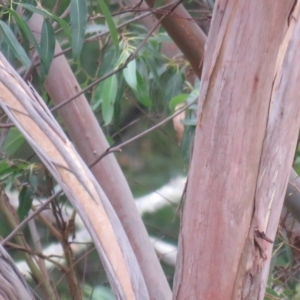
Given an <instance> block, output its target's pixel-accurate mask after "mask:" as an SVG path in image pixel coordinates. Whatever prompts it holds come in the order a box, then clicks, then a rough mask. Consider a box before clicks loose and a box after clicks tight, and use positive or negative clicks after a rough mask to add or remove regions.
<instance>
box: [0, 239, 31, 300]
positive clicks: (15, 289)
mask: <svg viewBox="0 0 300 300" xmlns="http://www.w3.org/2000/svg"><path fill="white" fill-rule="evenodd" d="M0 299H3V300H30V299H34V297H33V295H32V293H31V291H30V289H29V287H28V285H27V283H26V281H25V280H24V278H23V276H22V275H21V274H20V272H19V270H18V268H17V267H16V266H15V264H14V262H13V260H12V259H11V257H10V256H9V255H8V253H7V252H6V251H5V249H4V248H3V247H2V246H1V245H0Z"/></svg>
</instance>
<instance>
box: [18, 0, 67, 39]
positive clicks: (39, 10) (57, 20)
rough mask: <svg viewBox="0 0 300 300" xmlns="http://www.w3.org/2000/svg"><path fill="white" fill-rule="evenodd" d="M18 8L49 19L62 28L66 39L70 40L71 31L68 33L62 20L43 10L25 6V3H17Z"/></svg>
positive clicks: (65, 23)
mask: <svg viewBox="0 0 300 300" xmlns="http://www.w3.org/2000/svg"><path fill="white" fill-rule="evenodd" d="M18 5H19V6H21V7H23V8H25V9H26V10H28V11H30V12H33V13H37V14H40V15H42V16H43V17H45V18H50V19H53V20H55V21H56V22H57V23H58V24H59V26H60V27H61V28H62V30H63V31H64V33H65V34H66V36H67V38H68V39H70V38H71V31H70V27H69V25H68V23H67V22H66V21H64V20H63V19H61V18H59V17H57V16H55V15H52V14H51V13H49V12H48V11H46V10H44V9H39V8H37V7H35V6H33V5H30V4H26V3H19V4H18Z"/></svg>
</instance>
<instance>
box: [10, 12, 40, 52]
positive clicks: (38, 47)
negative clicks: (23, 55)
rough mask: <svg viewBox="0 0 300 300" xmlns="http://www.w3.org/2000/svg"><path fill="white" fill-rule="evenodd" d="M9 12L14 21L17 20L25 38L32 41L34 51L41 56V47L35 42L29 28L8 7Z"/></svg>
mask: <svg viewBox="0 0 300 300" xmlns="http://www.w3.org/2000/svg"><path fill="white" fill-rule="evenodd" d="M9 13H10V14H11V15H12V16H13V18H14V19H15V21H16V22H17V24H18V26H19V28H20V29H21V30H22V31H23V33H24V34H25V35H26V37H27V39H28V40H29V41H30V42H31V43H32V45H33V46H34V48H35V49H36V51H37V52H38V53H39V55H40V56H41V54H42V53H41V48H40V46H39V44H38V43H37V41H36V39H35V37H34V36H33V34H32V31H31V29H30V28H29V26H28V25H27V23H26V22H25V21H24V20H23V19H22V18H21V17H20V16H19V15H18V14H17V13H16V12H15V11H14V10H12V9H9Z"/></svg>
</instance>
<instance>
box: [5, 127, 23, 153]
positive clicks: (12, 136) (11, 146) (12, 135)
mask: <svg viewBox="0 0 300 300" xmlns="http://www.w3.org/2000/svg"><path fill="white" fill-rule="evenodd" d="M24 141H25V139H24V137H23V135H22V134H21V133H20V131H19V130H18V129H17V128H15V127H14V128H11V129H10V130H9V133H8V136H7V138H6V140H5V143H4V145H3V151H4V152H5V153H6V154H7V155H8V156H11V155H13V154H14V153H15V152H16V151H17V150H18V149H19V148H20V147H21V146H22V144H23V143H24Z"/></svg>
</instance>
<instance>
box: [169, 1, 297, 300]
mask: <svg viewBox="0 0 300 300" xmlns="http://www.w3.org/2000/svg"><path fill="white" fill-rule="evenodd" d="M292 4H293V1H292V0H291V1H285V2H274V1H271V0H268V1H263V2H262V1H259V0H254V1H237V0H228V1H217V3H216V6H215V11H214V16H213V21H212V26H211V31H210V33H209V38H208V44H207V51H206V53H205V60H204V69H203V75H202V88H201V94H200V100H199V101H200V102H199V105H200V112H199V116H198V121H197V129H196V136H195V144H194V150H193V156H192V163H191V169H190V172H189V178H188V187H187V199H186V203H185V208H184V214H183V221H182V231H181V237H180V245H179V248H180V249H179V257H178V265H177V270H176V282H175V292H174V299H180V300H181V299H205V300H206V299H250V297H254V298H251V299H258V297H260V298H259V299H262V296H261V294H259V292H260V290H261V286H260V279H258V281H255V280H253V281H251V280H250V281H248V279H251V278H252V279H253V278H254V279H256V278H259V277H257V276H258V274H259V269H258V268H256V269H252V267H258V266H262V264H260V263H261V260H264V259H265V255H266V253H267V252H266V250H267V248H265V244H266V243H267V242H266V240H265V239H264V238H261V237H264V235H263V234H264V233H266V231H264V228H263V227H261V226H260V222H261V221H262V220H266V215H265V213H266V211H265V209H266V206H265V205H264V206H263V207H260V209H262V212H263V214H264V216H263V217H261V216H260V214H259V213H260V212H261V211H257V209H258V203H259V200H258V199H257V198H256V197H257V193H258V192H257V190H258V187H259V185H260V181H259V180H260V179H261V178H262V177H261V176H263V175H262V174H265V173H266V172H267V173H268V176H270V174H271V173H270V170H271V169H267V168H268V167H269V166H268V165H265V166H262V164H261V160H262V159H264V157H265V158H266V157H267V155H268V153H267V152H266V147H268V146H266V145H267V144H266V143H267V142H266V139H265V138H266V136H267V135H268V134H269V133H270V132H272V129H271V128H272V127H270V125H269V123H268V118H270V116H271V114H269V113H271V111H272V110H271V108H272V105H271V103H272V102H271V101H272V99H273V98H272V96H274V95H272V93H271V92H272V88H273V83H274V78H275V74H276V73H275V70H276V72H277V69H276V61H277V56H278V53H279V48H280V44H281V43H282V40H283V37H284V34H285V31H286V28H287V24H288V17H289V13H290V10H291V7H292ZM294 77H295V78H297V76H296V75H295V76H294ZM279 101H282V98H280V100H279ZM296 101H299V98H298V99H297V100H296V99H293V102H290V105H294V110H295V112H294V114H292V115H293V116H294V115H296V116H297V114H298V107H297V105H295V103H296ZM298 117H299V115H298ZM285 123H286V120H285ZM297 126H298V127H299V124H298V123H297V124H295V126H294V127H295V128H297ZM298 129H299V128H298ZM273 130H274V129H273ZM274 134H276V133H274V132H273V135H274ZM279 134H281V135H284V134H285V135H286V133H282V132H280V133H279ZM294 135H295V130H293V134H291V135H289V136H288V138H287V139H288V141H289V143H287V144H284V147H287V145H289V146H291V147H293V146H294V145H295V138H296V135H295V136H294ZM281 142H283V140H280V143H281ZM285 142H287V140H285ZM280 145H281V144H280ZM293 150H294V149H292V151H293ZM280 154H283V157H280V160H279V161H280V163H283V164H285V166H286V168H282V169H281V171H282V173H281V174H280V179H281V181H279V182H276V184H279V183H280V187H281V188H280V191H281V194H277V195H276V197H278V199H279V200H278V201H277V203H279V205H282V201H283V197H284V192H285V188H286V184H287V180H286V179H287V178H288V174H289V170H290V167H291V157H292V156H291V153H290V151H285V152H281V153H280ZM276 155H277V158H278V155H279V153H277V152H276V151H275V152H274V153H273V154H272V158H276ZM265 168H266V169H265ZM278 170H279V168H277V169H276V174H278V172H277V171H278ZM273 171H274V170H273ZM265 188H268V186H266V185H265ZM280 201H281V202H280ZM267 203H268V204H270V202H268V201H267ZM274 203H275V202H274ZM279 209H281V208H279ZM276 217H277V216H275V215H274V216H273V218H274V220H275V219H276ZM254 218H256V219H255V222H256V223H255V226H252V227H251V224H253V220H254ZM278 219H279V216H278V218H277V222H278ZM258 220H259V221H258ZM268 221H270V218H268ZM275 223H276V222H275ZM258 224H259V225H258ZM269 224H270V223H269ZM270 226H272V227H274V226H275V227H276V224H275V225H274V224H272V225H270ZM249 230H250V232H249ZM268 234H269V233H268ZM274 234H275V233H274V231H273V232H272V235H270V237H271V238H274ZM258 244H262V249H263V251H260V250H261V249H260V247H258ZM249 258H251V259H250V260H249Z"/></svg>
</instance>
